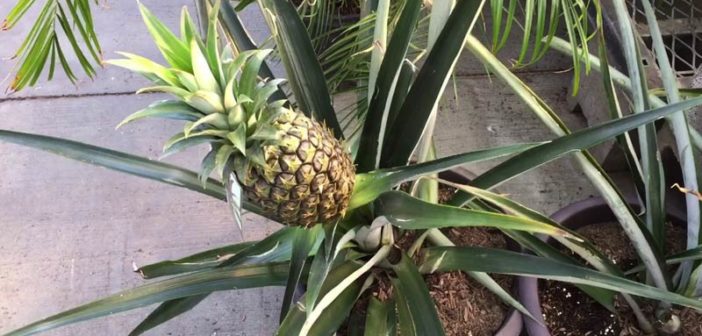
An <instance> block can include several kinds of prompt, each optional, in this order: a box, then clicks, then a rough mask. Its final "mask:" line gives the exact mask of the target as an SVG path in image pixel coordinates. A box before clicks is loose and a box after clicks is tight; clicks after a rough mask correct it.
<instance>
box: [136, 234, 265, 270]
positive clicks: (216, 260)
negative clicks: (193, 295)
mask: <svg viewBox="0 0 702 336" xmlns="http://www.w3.org/2000/svg"><path fill="white" fill-rule="evenodd" d="M255 243H256V242H244V243H239V244H233V245H228V246H222V247H218V248H215V249H211V250H207V251H203V252H200V253H197V254H193V255H191V256H187V257H185V258H181V259H177V260H164V261H160V262H157V263H153V264H148V265H144V266H142V267H139V268H137V269H136V270H135V272H138V273H139V274H141V276H142V277H144V279H153V278H157V277H161V276H167V275H175V274H181V273H188V272H194V271H200V270H203V269H206V268H213V267H215V266H217V265H219V264H221V263H222V261H223V260H226V259H229V258H231V257H233V256H235V255H237V254H239V253H241V252H242V251H246V250H247V249H250V247H251V246H253V245H254V244H255Z"/></svg>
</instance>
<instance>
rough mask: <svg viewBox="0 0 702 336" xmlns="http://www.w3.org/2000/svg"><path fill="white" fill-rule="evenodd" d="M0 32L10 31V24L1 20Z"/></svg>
mask: <svg viewBox="0 0 702 336" xmlns="http://www.w3.org/2000/svg"><path fill="white" fill-rule="evenodd" d="M0 30H10V23H9V22H7V20H3V21H2V26H0Z"/></svg>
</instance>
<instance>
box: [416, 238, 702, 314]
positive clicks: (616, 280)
mask: <svg viewBox="0 0 702 336" xmlns="http://www.w3.org/2000/svg"><path fill="white" fill-rule="evenodd" d="M425 253H426V254H425V259H424V261H423V262H422V264H421V266H420V267H419V270H420V271H421V272H423V273H434V272H445V271H455V270H461V271H478V272H488V273H499V274H509V275H516V276H529V277H536V278H540V279H548V280H555V281H562V282H567V283H573V284H582V285H588V286H594V287H600V288H604V289H609V290H613V291H617V292H624V293H628V294H632V295H636V296H641V297H645V298H650V299H654V300H660V301H664V302H671V303H673V304H678V305H682V306H686V307H691V308H695V309H702V301H700V300H697V299H694V298H688V297H685V296H682V295H680V294H677V293H674V292H669V291H665V290H661V289H658V288H656V287H651V286H648V285H645V284H641V283H638V282H636V281H632V280H629V279H626V278H624V277H618V276H614V275H610V274H606V273H602V272H597V271H594V270H592V269H589V268H585V267H581V266H575V265H572V264H568V263H563V262H559V261H556V260H552V259H548V258H544V257H537V256H533V255H527V254H522V253H517V252H512V251H506V250H499V249H492V248H482V247H436V248H434V247H433V248H428V249H425Z"/></svg>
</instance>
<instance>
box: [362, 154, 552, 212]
mask: <svg viewBox="0 0 702 336" xmlns="http://www.w3.org/2000/svg"><path fill="white" fill-rule="evenodd" d="M537 145H539V143H532V144H517V145H508V146H503V147H496V148H490V149H483V150H477V151H474V152H468V153H462V154H456V155H453V156H449V157H445V158H441V159H437V160H433V161H429V162H423V163H419V164H412V165H408V166H400V167H394V168H386V169H378V170H375V171H372V172H369V173H366V174H357V175H356V185H355V187H354V192H353V194H352V195H351V201H350V202H349V209H355V208H357V207H360V206H362V205H364V204H367V203H369V202H372V201H373V200H374V199H375V198H376V197H378V195H380V194H381V193H383V192H386V191H388V190H390V189H391V188H393V187H394V186H396V185H398V184H400V183H402V182H405V181H409V180H412V179H416V178H418V177H421V176H424V175H428V174H432V173H437V172H440V171H444V170H448V169H451V168H454V167H457V166H461V165H465V164H468V163H471V162H480V161H484V160H491V159H495V158H499V157H504V156H507V155H513V154H516V153H520V152H522V151H525V150H527V149H529V148H533V147H535V146H537Z"/></svg>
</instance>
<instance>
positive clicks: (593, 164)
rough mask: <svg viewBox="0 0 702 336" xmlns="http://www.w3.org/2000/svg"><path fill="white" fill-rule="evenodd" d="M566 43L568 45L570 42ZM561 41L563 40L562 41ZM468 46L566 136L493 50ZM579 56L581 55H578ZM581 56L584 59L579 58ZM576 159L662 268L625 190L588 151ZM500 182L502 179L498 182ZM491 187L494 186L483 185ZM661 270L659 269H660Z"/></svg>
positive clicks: (474, 43)
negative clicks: (618, 185)
mask: <svg viewBox="0 0 702 336" xmlns="http://www.w3.org/2000/svg"><path fill="white" fill-rule="evenodd" d="M557 41H562V40H559V39H557V38H554V40H553V44H557V43H556V42H557ZM562 42H564V43H563V44H564V45H565V48H569V47H568V46H569V45H571V44H570V43H568V42H565V41H562ZM559 44H560V43H559ZM466 47H467V48H468V49H469V50H470V51H471V52H472V53H473V54H474V55H475V56H476V57H477V58H478V59H479V60H480V61H481V62H482V63H483V64H484V65H486V67H487V68H488V69H489V70H490V71H492V72H494V73H495V75H496V77H498V78H500V79H501V80H502V81H504V82H505V83H506V84H507V85H508V86H509V87H510V88H512V89H513V92H514V93H515V94H516V95H517V96H518V97H519V98H520V99H521V100H522V101H523V102H524V104H525V105H526V106H527V107H528V108H529V109H530V110H531V111H532V112H533V113H534V115H535V116H537V117H538V118H539V119H540V120H541V121H542V122H543V123H544V125H545V126H546V127H547V128H548V129H550V130H551V132H553V133H554V134H556V135H557V136H564V135H566V134H569V133H570V130H569V129H568V128H567V127H566V125H565V124H564V123H563V121H562V120H561V119H560V118H559V117H558V115H557V114H556V113H555V112H554V111H553V110H552V109H551V108H549V107H548V105H546V103H545V102H544V101H543V100H541V99H540V98H539V97H538V96H537V95H536V94H535V93H534V92H533V91H532V90H531V89H530V88H529V87H528V86H527V85H526V84H525V83H524V82H523V81H521V80H520V79H519V78H518V77H517V76H515V75H514V74H513V73H512V72H510V71H509V69H507V68H506V67H505V66H504V64H502V63H501V62H500V61H499V60H498V59H496V58H495V57H494V55H493V54H492V53H490V51H489V50H487V48H485V46H483V45H482V43H480V41H479V40H477V39H475V38H473V37H469V38H468V41H467V43H466ZM579 58H580V57H579ZM580 59H582V58H580ZM574 156H575V161H576V163H577V164H578V165H579V166H580V169H581V170H582V172H583V173H584V175H585V176H586V177H587V178H588V179H589V180H590V181H591V182H592V184H593V185H594V187H595V188H596V189H597V190H598V192H599V193H600V195H601V196H602V197H603V198H604V199H605V201H606V202H607V204H608V205H609V207H610V208H611V209H612V211H613V212H614V214H615V216H616V217H617V219H618V220H619V222H620V223H621V225H622V227H623V228H624V232H626V233H627V235H628V236H629V238H630V240H631V241H632V242H633V243H634V247H635V248H636V250H637V252H638V254H639V256H640V257H641V259H642V260H643V261H644V262H645V263H646V264H647V266H648V268H649V269H650V270H651V271H652V272H657V271H656V270H657V269H659V268H660V265H661V260H662V259H661V258H660V255H659V254H658V253H657V250H656V249H653V248H651V244H650V239H649V237H647V236H646V233H647V231H646V230H645V227H644V226H643V224H641V222H640V220H639V219H638V217H637V215H636V213H635V212H634V211H633V210H632V209H631V207H630V206H629V205H628V203H627V202H625V201H624V198H623V196H622V193H621V192H620V191H619V189H618V188H617V187H616V185H615V184H614V183H613V182H612V180H611V179H610V178H609V177H608V175H607V174H606V172H605V171H604V170H603V169H602V167H601V166H600V165H599V164H598V163H597V161H596V160H595V158H594V157H593V156H592V155H590V154H589V153H587V152H576V153H575V155H574ZM498 182H499V181H498ZM480 187H481V188H488V187H491V186H484V185H483V186H480ZM454 200H455V201H456V203H461V202H463V201H464V200H465V194H459V195H456V196H455V197H454ZM659 273H660V272H659Z"/></svg>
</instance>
